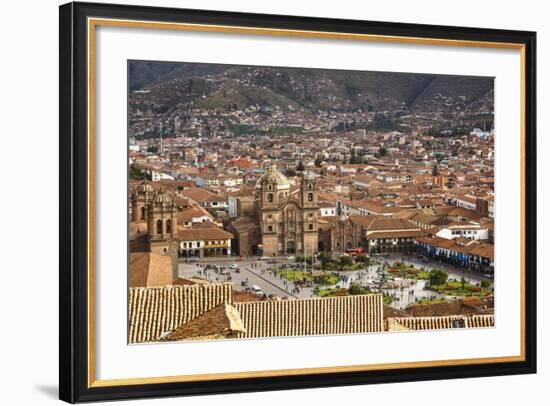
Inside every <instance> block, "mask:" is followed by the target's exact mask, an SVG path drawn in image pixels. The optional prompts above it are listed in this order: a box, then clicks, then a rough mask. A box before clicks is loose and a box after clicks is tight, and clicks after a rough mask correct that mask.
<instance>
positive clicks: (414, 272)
mask: <svg viewBox="0 0 550 406" xmlns="http://www.w3.org/2000/svg"><path fill="white" fill-rule="evenodd" d="M386 272H387V273H388V274H390V275H392V276H396V277H399V278H404V279H425V280H427V279H428V278H429V272H428V271H427V270H425V269H424V268H416V267H414V266H412V265H407V264H403V263H402V262H396V263H394V264H392V265H390V266H388V267H387V268H386Z"/></svg>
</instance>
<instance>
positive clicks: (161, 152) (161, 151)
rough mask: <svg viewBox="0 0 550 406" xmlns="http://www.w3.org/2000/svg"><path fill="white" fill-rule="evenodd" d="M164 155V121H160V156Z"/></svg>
mask: <svg viewBox="0 0 550 406" xmlns="http://www.w3.org/2000/svg"><path fill="white" fill-rule="evenodd" d="M163 155H164V150H163V148H162V120H161V121H160V156H163Z"/></svg>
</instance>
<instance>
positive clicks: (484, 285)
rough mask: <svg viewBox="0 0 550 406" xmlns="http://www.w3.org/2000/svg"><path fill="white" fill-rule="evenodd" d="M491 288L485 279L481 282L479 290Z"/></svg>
mask: <svg viewBox="0 0 550 406" xmlns="http://www.w3.org/2000/svg"><path fill="white" fill-rule="evenodd" d="M490 287H491V282H489V281H488V280H486V279H483V280H482V281H481V289H489V288H490Z"/></svg>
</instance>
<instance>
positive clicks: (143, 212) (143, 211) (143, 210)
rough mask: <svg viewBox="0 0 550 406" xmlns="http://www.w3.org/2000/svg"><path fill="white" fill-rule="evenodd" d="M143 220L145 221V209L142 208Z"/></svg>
mask: <svg viewBox="0 0 550 406" xmlns="http://www.w3.org/2000/svg"><path fill="white" fill-rule="evenodd" d="M141 219H142V220H145V207H142V208H141Z"/></svg>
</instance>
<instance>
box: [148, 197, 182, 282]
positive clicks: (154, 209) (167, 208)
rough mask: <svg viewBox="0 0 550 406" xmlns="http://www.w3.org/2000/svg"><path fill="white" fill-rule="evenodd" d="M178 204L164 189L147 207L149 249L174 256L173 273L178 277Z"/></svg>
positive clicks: (156, 252)
mask: <svg viewBox="0 0 550 406" xmlns="http://www.w3.org/2000/svg"><path fill="white" fill-rule="evenodd" d="M176 211H177V210H176V205H175V203H174V201H173V200H172V198H171V197H170V196H169V195H168V194H166V193H165V192H164V191H162V190H161V191H159V192H158V193H157V194H156V196H155V197H154V199H153V200H152V201H151V203H150V204H149V206H148V208H147V241H148V243H149V251H151V252H152V253H155V254H159V255H166V256H169V257H171V258H172V273H173V276H174V278H173V279H176V278H177V269H178V260H177V258H178V254H177V253H178V242H177V230H176V227H177V223H176Z"/></svg>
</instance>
